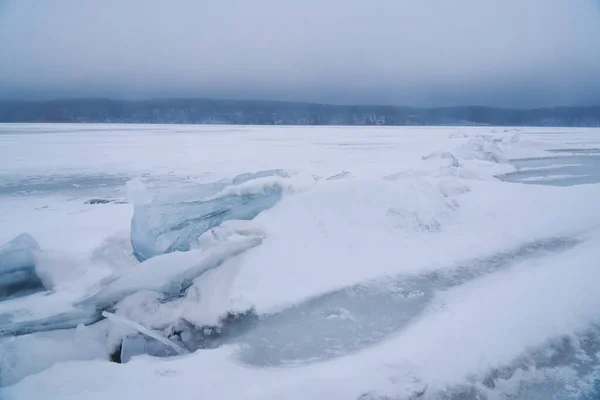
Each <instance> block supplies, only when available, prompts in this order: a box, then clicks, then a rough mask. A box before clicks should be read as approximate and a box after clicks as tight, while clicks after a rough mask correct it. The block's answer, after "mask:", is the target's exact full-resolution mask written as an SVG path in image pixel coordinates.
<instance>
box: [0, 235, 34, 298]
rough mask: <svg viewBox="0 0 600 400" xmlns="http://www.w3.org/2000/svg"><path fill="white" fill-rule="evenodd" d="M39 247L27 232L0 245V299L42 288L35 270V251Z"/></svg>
mask: <svg viewBox="0 0 600 400" xmlns="http://www.w3.org/2000/svg"><path fill="white" fill-rule="evenodd" d="M39 249H40V247H39V245H38V243H37V242H36V241H35V239H34V238H33V237H31V235H29V234H27V233H23V234H21V235H19V236H17V237H16V238H15V239H13V240H11V241H10V242H8V243H6V244H4V245H2V246H0V299H2V298H6V297H9V296H13V295H17V294H27V293H31V292H33V291H38V290H43V289H44V285H43V284H42V281H41V280H40V279H39V277H38V276H37V274H36V271H35V252H37V251H39Z"/></svg>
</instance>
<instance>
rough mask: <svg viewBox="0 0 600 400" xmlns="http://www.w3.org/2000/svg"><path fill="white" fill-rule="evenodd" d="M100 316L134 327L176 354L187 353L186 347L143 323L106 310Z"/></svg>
mask: <svg viewBox="0 0 600 400" xmlns="http://www.w3.org/2000/svg"><path fill="white" fill-rule="evenodd" d="M102 316H104V317H106V318H108V319H109V320H110V321H112V322H114V323H116V324H119V325H124V326H126V327H129V328H132V329H135V330H136V331H138V332H139V333H141V334H143V335H146V336H148V337H150V338H152V339H154V340H156V341H158V342H160V343H162V344H163V345H164V346H166V347H168V348H170V349H171V350H172V351H174V352H175V353H176V354H177V355H182V354H188V351H187V350H186V349H184V348H183V347H181V346H180V345H178V344H177V343H175V342H174V341H172V340H170V339H168V338H166V337H164V336H161V335H160V334H158V333H156V332H154V331H152V330H150V329H148V328H146V327H144V326H143V325H140V324H138V323H137V322H133V321H131V320H128V319H125V318H122V317H119V316H118V315H115V314H112V313H109V312H106V311H104V312H103V313H102Z"/></svg>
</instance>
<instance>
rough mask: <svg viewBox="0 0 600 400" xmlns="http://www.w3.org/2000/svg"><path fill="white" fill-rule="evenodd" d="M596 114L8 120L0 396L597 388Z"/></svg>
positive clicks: (0, 210)
mask: <svg viewBox="0 0 600 400" xmlns="http://www.w3.org/2000/svg"><path fill="white" fill-rule="evenodd" d="M599 205H600V129H567V128H564V129H558V128H493V127H477V128H473V127H368V128H367V127H261V126H253V127H239V126H236V127H233V126H181V125H88V124H73V125H61V124H52V125H50V124H48V125H45V124H39V125H31V124H22V125H20V124H14V125H0V398H2V399H3V400H5V399H6V400H8V399H19V400H23V399H25V400H27V399H42V398H43V399H71V400H75V399H86V400H93V399H98V400H100V399H103V400H104V399H110V400H117V399H148V400H153V399H157V400H158V399H161V400H162V399H165V398H177V399H178V400H185V399H194V400H196V399H328V400H329V399H331V400H334V399H345V400H347V399H350V400H358V399H361V400H374V399H380V400H383V399H455V400H459V399H462V400H467V399H472V400H475V399H490V400H492V399H498V400H500V399H540V400H542V399H543V400H547V399H594V398H597V396H598V395H599V394H600V290H599V287H600V286H599V282H600V206H599Z"/></svg>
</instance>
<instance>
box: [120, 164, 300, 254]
mask: <svg viewBox="0 0 600 400" xmlns="http://www.w3.org/2000/svg"><path fill="white" fill-rule="evenodd" d="M286 177H288V175H287V174H286V173H285V172H284V171H282V170H266V171H259V172H256V173H245V174H241V175H238V176H236V177H235V178H233V179H232V180H231V181H230V182H227V181H221V182H217V183H212V184H206V185H200V186H195V187H192V188H185V189H180V190H179V191H175V194H173V188H169V191H168V192H167V191H160V190H159V192H158V193H156V194H155V195H154V196H149V193H148V191H147V189H146V188H145V187H144V185H143V184H141V182H140V181H134V182H132V183H130V189H132V195H131V197H132V200H133V204H134V214H133V218H132V220H131V244H132V245H133V249H134V254H135V256H136V258H137V259H138V260H139V261H144V260H147V259H149V258H152V257H155V256H157V255H160V254H166V253H171V252H174V251H188V250H190V249H191V248H193V247H194V245H195V242H196V241H197V239H198V238H199V237H200V235H202V234H203V233H204V232H206V231H208V230H209V229H211V228H214V227H216V226H218V225H220V224H221V223H222V222H224V221H227V220H250V219H252V218H254V217H256V216H257V215H258V214H259V213H260V212H262V211H264V210H266V209H269V208H271V207H273V206H274V205H275V204H276V203H277V202H278V201H279V200H280V199H281V195H282V191H283V189H284V186H285V185H284V184H283V180H284V179H285V178H286ZM190 199H194V200H190Z"/></svg>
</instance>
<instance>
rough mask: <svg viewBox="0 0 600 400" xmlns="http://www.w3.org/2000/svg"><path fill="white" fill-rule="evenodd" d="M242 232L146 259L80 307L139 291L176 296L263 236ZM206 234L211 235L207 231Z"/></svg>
mask: <svg viewBox="0 0 600 400" xmlns="http://www.w3.org/2000/svg"><path fill="white" fill-rule="evenodd" d="M217 231H218V230H217ZM245 233H248V234H246V235H244V234H241V233H236V234H233V233H232V234H231V235H230V236H227V237H225V238H224V239H223V240H219V239H217V238H211V240H208V239H205V240H202V241H203V242H205V243H207V246H208V248H205V249H202V250H192V251H187V252H179V251H177V252H173V253H169V254H163V255H161V256H159V257H154V258H152V259H149V260H146V261H144V262H142V263H140V264H138V265H136V266H134V267H131V268H130V269H129V270H128V271H127V272H126V273H125V274H123V275H122V276H120V277H119V278H118V279H116V280H115V281H113V282H112V283H111V284H110V285H108V286H107V287H106V288H105V289H103V290H102V291H101V292H99V293H98V294H97V295H95V296H93V297H91V298H89V299H87V300H85V301H84V302H82V304H81V305H82V306H85V305H89V304H92V305H99V304H107V305H110V304H113V303H115V302H117V301H119V300H121V299H123V298H125V297H126V296H129V295H131V294H133V293H135V292H137V291H139V290H154V291H157V292H161V293H164V294H166V295H171V296H174V295H178V294H179V293H181V292H182V291H184V290H185V289H187V288H188V287H189V286H191V285H192V283H193V280H194V279H195V278H196V277H198V276H199V275H200V274H202V273H203V272H205V271H207V270H210V269H212V268H216V267H218V266H219V265H221V263H223V261H225V260H227V259H228V258H230V257H233V256H235V255H237V254H240V253H242V252H244V251H246V250H248V249H250V248H252V247H255V246H257V245H259V244H260V243H261V242H262V240H263V238H264V235H257V234H254V233H253V232H245ZM206 235H208V236H212V235H210V232H208V233H207V234H206ZM210 242H213V243H210ZM214 242H216V243H214Z"/></svg>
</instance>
